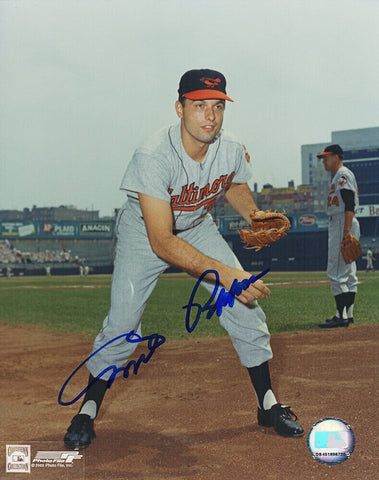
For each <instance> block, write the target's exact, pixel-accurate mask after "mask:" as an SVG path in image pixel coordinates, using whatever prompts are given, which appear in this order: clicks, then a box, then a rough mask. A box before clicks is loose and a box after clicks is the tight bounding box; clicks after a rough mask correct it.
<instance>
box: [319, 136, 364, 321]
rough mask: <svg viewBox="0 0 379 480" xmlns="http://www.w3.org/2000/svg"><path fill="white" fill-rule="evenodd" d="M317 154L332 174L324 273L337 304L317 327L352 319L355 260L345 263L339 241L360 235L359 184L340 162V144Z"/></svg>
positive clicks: (357, 237)
mask: <svg viewBox="0 0 379 480" xmlns="http://www.w3.org/2000/svg"><path fill="white" fill-rule="evenodd" d="M317 157H318V158H322V162H323V164H324V167H325V170H327V171H328V172H330V173H331V174H332V175H333V178H332V183H331V185H330V188H329V193H328V201H327V210H326V211H327V214H328V216H329V230H328V267H327V274H328V277H329V281H330V285H331V291H332V294H333V295H334V298H335V302H336V306H337V311H336V314H335V315H334V317H333V318H331V319H327V320H326V321H325V322H323V323H320V324H319V327H321V328H334V327H348V326H349V324H350V323H352V322H353V321H354V320H353V307H354V299H355V294H356V293H357V284H358V279H357V275H356V270H357V268H356V264H355V262H352V263H345V261H344V259H343V256H342V253H341V243H342V240H343V239H344V238H345V237H346V236H347V235H348V234H350V233H351V234H352V235H354V237H355V238H356V239H357V240H359V237H360V229H359V223H358V220H357V219H356V217H355V212H356V211H357V209H358V207H359V200H358V187H357V182H356V180H355V177H354V174H353V172H352V171H351V170H349V169H348V168H346V167H345V166H344V165H343V150H342V148H341V147H340V146H339V145H329V146H328V147H326V148H325V149H324V151H323V152H322V153H319V154H318V155H317Z"/></svg>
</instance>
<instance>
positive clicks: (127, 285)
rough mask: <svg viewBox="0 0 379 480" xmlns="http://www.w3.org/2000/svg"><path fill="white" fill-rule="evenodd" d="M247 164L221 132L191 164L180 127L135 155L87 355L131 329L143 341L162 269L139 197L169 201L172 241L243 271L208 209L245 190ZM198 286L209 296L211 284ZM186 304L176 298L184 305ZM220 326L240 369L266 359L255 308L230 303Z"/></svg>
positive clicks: (125, 354) (118, 356)
mask: <svg viewBox="0 0 379 480" xmlns="http://www.w3.org/2000/svg"><path fill="white" fill-rule="evenodd" d="M246 158H247V156H246V151H245V149H244V147H243V145H242V144H241V143H239V142H238V141H237V140H236V139H234V138H233V137H232V136H231V135H229V134H227V133H225V132H222V133H221V134H220V135H219V136H218V138H217V139H216V140H215V141H214V143H213V144H211V145H210V146H209V149H208V152H207V155H206V157H205V159H204V160H203V162H202V163H198V162H195V161H194V160H193V159H191V158H190V157H189V156H188V155H187V153H186V152H185V149H184V147H183V144H182V139H181V134H180V123H179V124H177V125H175V126H172V127H169V128H164V129H161V130H160V131H158V132H157V133H156V134H155V135H153V136H152V137H151V138H150V139H149V140H148V141H147V142H146V143H144V144H143V145H142V146H141V147H140V148H138V149H137V150H136V152H135V153H134V155H133V158H132V160H131V162H130V164H129V166H128V168H127V170H126V173H125V176H124V178H123V180H122V184H121V189H122V190H124V191H125V192H126V194H127V201H126V203H125V204H124V206H123V208H122V209H121V210H120V212H119V215H118V219H117V248H116V258H115V266H114V273H113V280H112V292H111V307H110V310H109V312H108V315H107V317H106V318H105V320H104V324H103V329H102V330H101V332H100V333H99V335H98V336H97V338H96V339H95V342H94V347H93V352H94V351H96V350H97V349H99V348H100V347H101V346H103V345H105V344H106V343H107V342H109V341H110V340H112V339H113V338H115V337H117V336H119V335H123V334H126V333H128V332H130V331H131V330H135V331H137V333H139V334H140V335H141V334H142V333H141V318H142V314H143V311H144V308H145V305H146V302H147V300H148V298H149V296H150V294H151V292H152V291H153V289H154V287H155V285H156V282H157V280H158V278H159V275H160V274H161V273H163V272H164V271H165V270H166V269H167V268H168V267H169V265H168V264H167V263H166V262H165V261H163V260H162V259H161V258H159V257H158V256H157V255H155V253H154V252H153V251H152V249H151V246H150V243H149V239H148V236H147V232H146V228H145V223H144V221H143V218H142V212H141V208H140V205H139V200H138V193H143V194H146V195H149V196H151V197H154V198H157V199H161V200H166V201H167V202H170V204H171V208H172V212H173V222H174V226H173V228H174V231H175V233H176V235H178V236H179V237H180V238H182V239H183V240H185V241H186V242H188V243H189V244H191V245H192V246H193V247H195V248H196V249H198V250H199V251H200V252H202V253H203V254H205V255H207V256H209V257H212V258H214V259H216V260H219V261H220V262H223V263H225V264H227V265H229V266H232V267H235V268H241V269H242V267H241V265H240V263H239V262H238V260H237V258H236V256H235V255H234V253H233V252H232V250H231V249H230V247H229V245H228V244H227V242H226V241H225V240H224V239H223V237H222V236H221V234H220V233H219V231H218V229H217V227H216V225H215V223H214V221H213V219H212V217H211V215H210V214H209V210H210V209H211V207H212V205H213V203H214V202H215V200H216V198H217V197H218V196H219V195H220V194H221V193H222V192H223V191H224V190H225V189H226V188H227V187H228V185H230V183H231V182H236V183H244V182H247V181H248V179H249V178H250V177H251V168H250V164H249V163H248V162H247V161H246ZM202 285H204V286H205V288H207V289H208V290H209V291H210V292H212V291H213V288H214V287H213V285H206V284H204V283H202ZM186 300H188V299H184V298H183V305H184V304H185V303H186ZM177 314H178V321H183V322H184V321H185V315H184V313H183V311H178V312H177ZM216 318H217V317H214V319H213V318H212V320H216ZM220 323H221V325H222V326H223V327H224V328H225V329H226V331H227V332H228V333H229V335H230V337H231V340H232V343H233V345H234V347H235V349H236V351H237V353H238V355H239V358H240V361H241V364H242V365H243V366H246V367H254V366H258V365H260V364H262V363H263V362H265V361H267V360H269V359H270V358H272V352H271V347H270V335H269V332H268V328H267V325H266V318H265V314H264V312H263V311H262V309H261V308H260V307H259V305H258V304H257V302H253V304H252V305H250V306H247V305H244V304H243V303H241V302H238V301H237V302H235V304H234V306H233V307H230V306H227V307H225V308H224V309H223V311H222V314H221V317H220ZM157 333H160V334H164V332H157ZM136 346H137V344H136V343H128V342H126V341H125V338H122V339H120V341H119V342H113V343H111V344H110V345H108V346H107V347H106V348H104V349H102V350H101V351H100V352H99V353H97V354H96V355H94V356H93V357H92V358H91V359H90V360H89V361H88V362H87V366H88V368H89V370H90V372H91V373H92V375H93V376H94V377H96V376H97V375H99V374H100V372H102V371H103V370H104V369H105V368H106V367H108V366H110V365H115V366H116V367H117V368H121V367H122V366H123V365H124V364H125V363H126V362H127V360H128V358H129V357H130V355H131V354H132V353H133V351H134V350H135V348H136ZM109 376H110V372H108V376H107V375H103V376H102V378H103V379H104V380H107V379H108V378H109Z"/></svg>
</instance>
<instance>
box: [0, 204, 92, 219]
mask: <svg viewBox="0 0 379 480" xmlns="http://www.w3.org/2000/svg"><path fill="white" fill-rule="evenodd" d="M15 220H20V221H25V222H28V221H30V222H33V221H48V222H65V221H71V220H75V221H91V220H99V211H98V210H80V209H78V208H76V207H75V206H73V205H70V206H65V205H61V206H59V207H36V206H35V205H33V208H32V209H31V210H30V209H29V208H24V209H23V210H22V211H18V210H0V221H3V222H5V221H15Z"/></svg>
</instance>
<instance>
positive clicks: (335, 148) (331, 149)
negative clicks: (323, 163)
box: [317, 144, 343, 158]
mask: <svg viewBox="0 0 379 480" xmlns="http://www.w3.org/2000/svg"><path fill="white" fill-rule="evenodd" d="M330 153H332V154H333V155H340V156H341V157H343V150H342V148H341V147H340V146H339V145H337V144H335V145H329V146H328V147H325V148H324V151H323V152H321V153H318V154H317V156H318V158H320V157H323V156H324V155H329V154H330Z"/></svg>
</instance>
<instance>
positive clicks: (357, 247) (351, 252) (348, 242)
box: [341, 233, 362, 263]
mask: <svg viewBox="0 0 379 480" xmlns="http://www.w3.org/2000/svg"><path fill="white" fill-rule="evenodd" d="M341 252H342V256H343V259H344V261H345V263H352V262H355V260H356V259H357V258H358V257H359V256H360V254H361V253H362V250H361V244H360V243H359V240H357V239H356V238H355V237H354V235H353V234H351V233H349V234H347V235H346V236H345V237H343V240H342V243H341Z"/></svg>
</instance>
